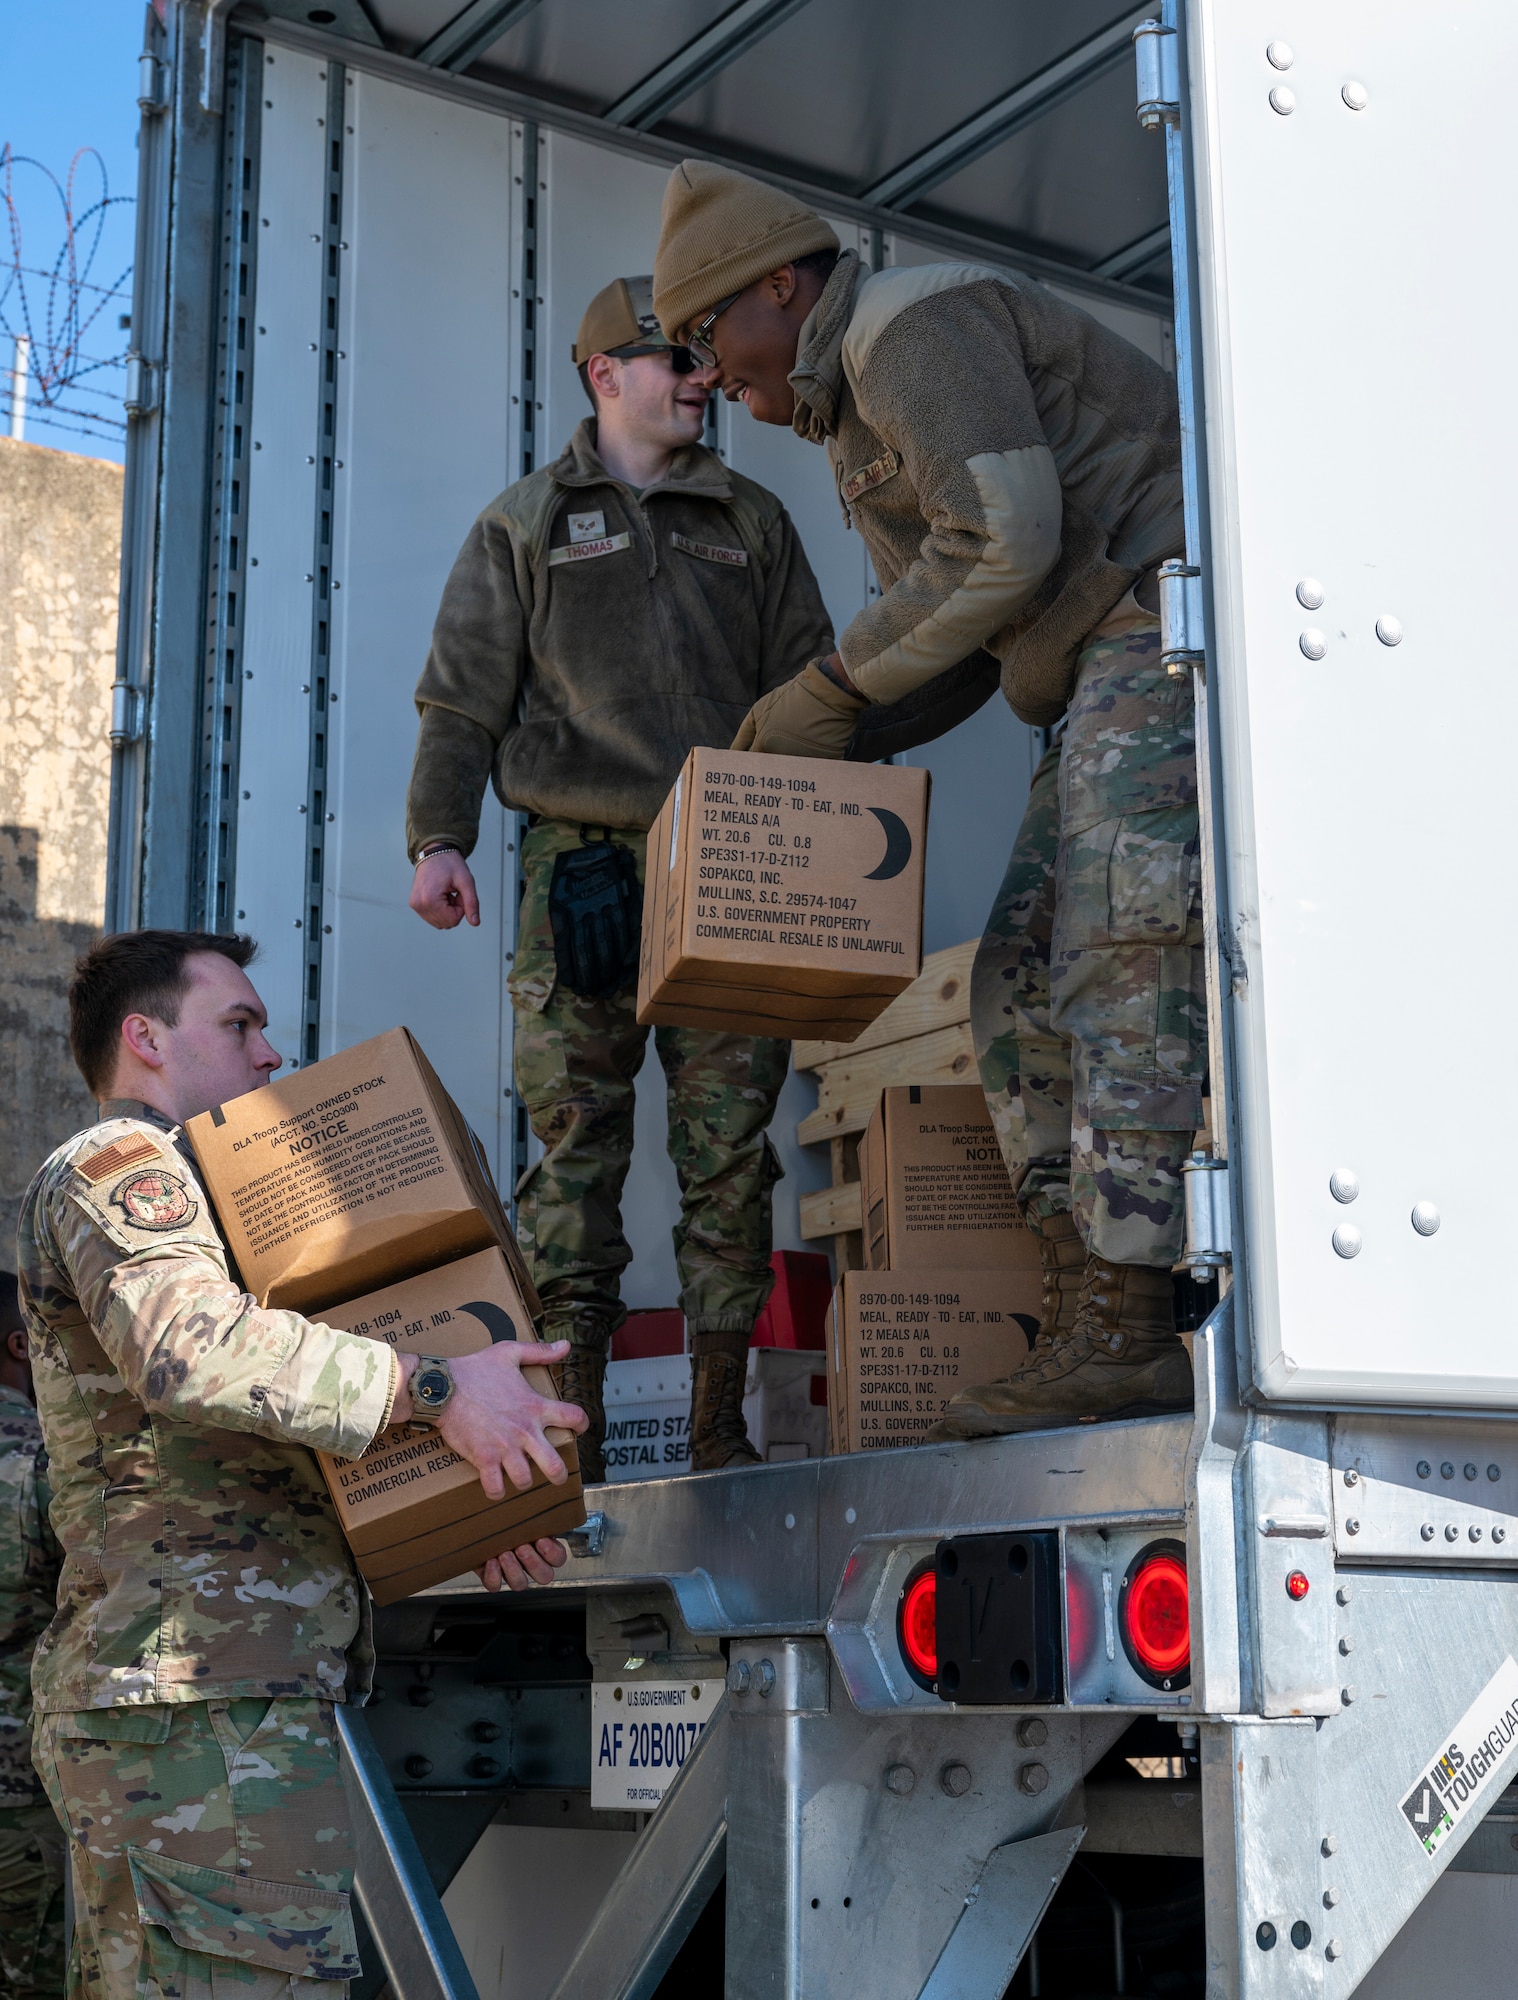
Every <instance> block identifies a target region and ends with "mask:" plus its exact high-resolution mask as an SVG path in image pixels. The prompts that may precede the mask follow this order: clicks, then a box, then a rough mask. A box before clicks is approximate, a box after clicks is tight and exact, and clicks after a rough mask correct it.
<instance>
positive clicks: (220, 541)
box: [190, 38, 263, 931]
mask: <svg viewBox="0 0 1518 2000" xmlns="http://www.w3.org/2000/svg"><path fill="white" fill-rule="evenodd" d="M262 69H263V44H262V42H257V41H250V40H246V39H242V38H238V39H237V40H235V41H234V42H233V44H232V46H231V48H230V49H229V51H228V55H227V65H226V77H227V137H226V145H225V147H224V148H223V153H222V250H221V275H220V292H221V298H220V312H219V323H220V324H219V350H218V355H217V373H218V377H219V383H218V391H217V398H216V411H215V431H214V436H213V440H212V473H211V479H212V485H211V529H210V575H209V579H208V585H209V587H208V591H207V600H208V601H207V607H206V627H207V630H206V654H205V670H204V686H203V691H202V700H201V766H200V811H199V815H198V820H197V828H196V870H195V877H196V882H195V903H194V907H193V908H192V910H191V912H190V919H191V922H192V923H193V924H196V925H198V926H199V927H201V928H203V929H205V930H215V931H225V930H230V929H231V928H232V927H233V925H234V923H235V921H236V919H237V917H240V916H241V914H242V912H241V911H240V910H237V911H234V910H233V908H232V893H233V884H234V882H235V881H236V878H237V800H238V764H239V748H240V743H241V735H242V706H243V703H242V690H243V681H244V679H245V677H248V676H249V675H250V674H251V671H252V670H251V669H250V668H249V667H248V666H247V664H246V663H245V661H244V659H243V655H242V629H243V623H244V618H245V614H246V608H247V583H246V576H247V567H248V564H249V561H250V560H251V558H250V557H249V554H248V533H247V527H248V515H247V493H248V453H249V451H250V449H251V446H250V439H251V435H252V434H251V432H250V430H249V428H248V426H249V423H250V421H251V418H252V412H253V357H254V354H255V352H256V351H257V343H256V341H254V340H252V339H251V338H250V337H249V320H250V316H251V314H252V311H253V301H254V298H255V296H256V292H257V284H258V242H259V210H258V182H259V133H260V130H261V126H262V109H261V107H262V103H263V94H262Z"/></svg>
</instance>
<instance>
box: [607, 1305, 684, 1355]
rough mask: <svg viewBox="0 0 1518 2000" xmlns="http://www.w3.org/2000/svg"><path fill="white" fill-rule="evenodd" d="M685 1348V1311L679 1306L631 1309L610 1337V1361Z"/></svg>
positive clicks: (668, 1352)
mask: <svg viewBox="0 0 1518 2000" xmlns="http://www.w3.org/2000/svg"><path fill="white" fill-rule="evenodd" d="M684 1352H685V1315H684V1313H683V1312H681V1310H680V1308H679V1307H678V1306H657V1307H655V1308H654V1310H653V1311H651V1312H630V1313H629V1314H628V1315H627V1318H626V1319H625V1320H624V1321H623V1322H622V1324H621V1325H620V1326H619V1327H618V1328H617V1330H616V1332H615V1333H614V1334H613V1335H612V1337H611V1358H612V1360H613V1361H652V1360H654V1359H656V1358H657V1356H659V1355H661V1354H683V1353H684Z"/></svg>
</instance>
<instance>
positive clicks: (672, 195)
mask: <svg viewBox="0 0 1518 2000" xmlns="http://www.w3.org/2000/svg"><path fill="white" fill-rule="evenodd" d="M837 248H838V238H837V236H836V235H835V234H834V233H833V231H832V230H831V229H830V228H829V227H828V225H827V223H825V222H824V221H823V219H822V217H821V216H820V215H818V214H817V213H816V211H815V210H813V209H810V208H808V207H806V205H805V204H804V203H803V202H799V201H797V200H796V198H795V196H794V195H789V194H782V193H781V191H780V189H779V188H775V187H770V186H769V185H768V184H767V183H766V182H764V181H756V180H750V178H749V176H748V175H747V174H737V173H734V172H733V170H732V168H731V167H714V166H711V165H710V164H709V163H708V162H707V161H705V160H682V161H681V162H680V164H679V166H678V167H676V168H675V170H674V172H673V173H672V174H671V175H670V177H669V185H668V187H666V188H665V190H664V210H663V213H662V215H661V217H660V220H659V247H658V249H657V250H656V251H655V252H654V311H655V312H656V313H657V314H658V315H659V324H660V325H661V326H662V327H663V328H664V331H665V333H666V335H667V336H668V337H669V339H671V340H678V339H679V337H680V334H681V333H682V332H683V331H688V330H689V328H690V327H691V325H692V324H693V323H694V322H695V321H696V320H699V319H700V318H701V317H702V316H703V314H705V313H709V312H710V311H711V309H712V307H713V306H714V305H716V304H717V303H718V301H719V300H721V299H725V298H730V297H731V296H732V294H733V293H734V292H741V291H746V290H747V288H748V287H749V286H750V285H752V284H754V283H755V282H756V281H757V280H758V279H760V278H762V277H763V276H764V275H765V273H766V272H767V271H778V270H779V268H780V266H781V265H782V264H791V263H794V262H795V260H796V259H797V258H798V257H809V256H810V255H811V254H812V252H813V251H814V250H836V249H837Z"/></svg>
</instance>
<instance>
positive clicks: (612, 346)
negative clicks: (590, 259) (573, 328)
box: [573, 278, 669, 368]
mask: <svg viewBox="0 0 1518 2000" xmlns="http://www.w3.org/2000/svg"><path fill="white" fill-rule="evenodd" d="M668 346H669V342H668V341H667V340H666V339H665V338H664V330H663V328H662V327H661V326H660V325H659V321H658V319H657V317H656V316H655V313H654V281H653V279H652V278H613V279H612V281H611V283H610V284H609V285H608V286H607V287H606V289H605V290H604V291H600V292H597V293H596V295H595V297H594V298H593V299H592V300H591V302H590V304H589V305H588V306H587V307H586V308H585V317H584V319H582V320H581V321H580V331H579V332H578V333H577V334H576V335H575V344H574V348H573V359H574V364H575V366H576V368H583V367H584V366H585V364H586V362H587V361H588V360H589V359H590V357H591V356H592V355H593V354H658V353H662V352H663V351H664V349H665V348H667V347H668Z"/></svg>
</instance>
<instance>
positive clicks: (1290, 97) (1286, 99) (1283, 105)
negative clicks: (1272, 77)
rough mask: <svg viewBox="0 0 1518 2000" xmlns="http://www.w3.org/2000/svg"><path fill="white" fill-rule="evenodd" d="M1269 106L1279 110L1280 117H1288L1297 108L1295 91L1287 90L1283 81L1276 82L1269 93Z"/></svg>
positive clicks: (1273, 109)
mask: <svg viewBox="0 0 1518 2000" xmlns="http://www.w3.org/2000/svg"><path fill="white" fill-rule="evenodd" d="M1270 108H1271V110H1272V111H1276V112H1279V113H1280V115H1281V117H1283V118H1289V117H1290V116H1291V114H1292V112H1293V111H1295V110H1296V108H1297V93H1296V92H1295V91H1294V90H1288V89H1287V88H1286V86H1285V84H1284V83H1278V84H1277V85H1276V87H1275V89H1274V90H1273V91H1272V92H1271V93H1270Z"/></svg>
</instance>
